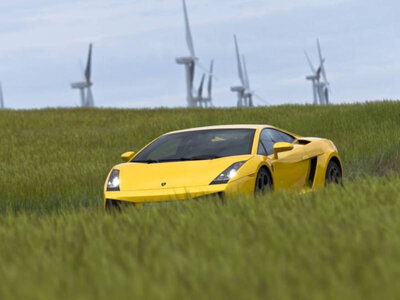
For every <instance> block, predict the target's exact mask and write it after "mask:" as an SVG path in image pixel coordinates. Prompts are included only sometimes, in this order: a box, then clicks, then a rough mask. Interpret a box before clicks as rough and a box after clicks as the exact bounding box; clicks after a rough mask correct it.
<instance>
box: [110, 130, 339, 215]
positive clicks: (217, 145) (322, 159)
mask: <svg viewBox="0 0 400 300" xmlns="http://www.w3.org/2000/svg"><path fill="white" fill-rule="evenodd" d="M121 158H122V159H123V160H124V161H125V162H124V163H122V164H119V165H116V166H115V167H113V168H112V169H111V171H110V172H109V174H108V176H107V179H106V182H105V186H104V206H105V207H106V208H109V207H114V206H117V207H119V205H120V204H122V203H133V204H135V205H136V206H139V207H140V206H142V205H143V204H149V203H155V202H169V201H174V200H184V199H189V198H196V197H201V196H206V195H213V194H215V195H221V196H223V195H232V194H262V193H265V192H268V191H272V190H280V189H291V190H299V191H306V190H311V189H318V188H322V187H324V186H325V185H327V184H330V183H336V184H340V183H341V181H342V174H343V170H342V163H341V159H340V156H339V154H338V151H337V149H336V146H335V145H334V143H333V142H332V141H330V140H328V139H323V138H315V137H302V136H299V135H297V134H293V133H290V132H288V131H285V130H282V129H279V128H276V127H273V126H269V125H225V126H210V127H200V128H192V129H186V130H179V131H174V132H170V133H166V134H164V135H162V136H160V137H158V138H157V139H155V140H154V141H152V142H151V143H149V144H148V145H147V146H145V147H144V148H143V149H141V150H140V151H139V152H137V153H134V152H126V153H124V154H122V156H121Z"/></svg>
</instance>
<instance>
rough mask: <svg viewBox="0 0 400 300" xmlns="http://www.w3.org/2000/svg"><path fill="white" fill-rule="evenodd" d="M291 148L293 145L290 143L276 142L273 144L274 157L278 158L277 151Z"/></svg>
mask: <svg viewBox="0 0 400 300" xmlns="http://www.w3.org/2000/svg"><path fill="white" fill-rule="evenodd" d="M292 149H293V145H292V144H291V143H286V142H278V143H275V144H274V158H275V159H277V158H278V153H280V152H286V151H290V150H292Z"/></svg>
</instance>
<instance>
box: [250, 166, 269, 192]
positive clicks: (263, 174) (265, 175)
mask: <svg viewBox="0 0 400 300" xmlns="http://www.w3.org/2000/svg"><path fill="white" fill-rule="evenodd" d="M270 190H272V178H271V175H270V174H269V172H268V170H267V169H266V168H264V167H263V168H261V169H260V171H258V174H257V178H256V186H255V189H254V192H255V194H264V193H265V192H268V191H270Z"/></svg>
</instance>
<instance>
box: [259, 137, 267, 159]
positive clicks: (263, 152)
mask: <svg viewBox="0 0 400 300" xmlns="http://www.w3.org/2000/svg"><path fill="white" fill-rule="evenodd" d="M257 154H259V155H264V156H267V155H268V154H267V151H266V149H265V147H264V145H263V144H262V143H261V140H260V141H259V142H258V149H257Z"/></svg>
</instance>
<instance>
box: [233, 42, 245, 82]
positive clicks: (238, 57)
mask: <svg viewBox="0 0 400 300" xmlns="http://www.w3.org/2000/svg"><path fill="white" fill-rule="evenodd" d="M233 37H234V40H235V49H236V60H237V65H238V75H239V79H240V82H241V83H242V85H243V86H245V82H244V78H243V70H242V62H241V61H240V53H239V46H238V43H237V39H236V35H234V36H233Z"/></svg>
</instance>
